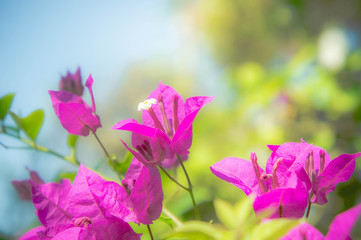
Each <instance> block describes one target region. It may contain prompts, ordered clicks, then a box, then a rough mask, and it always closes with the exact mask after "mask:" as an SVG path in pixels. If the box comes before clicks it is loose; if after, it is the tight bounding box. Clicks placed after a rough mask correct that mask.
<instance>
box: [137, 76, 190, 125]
mask: <svg viewBox="0 0 361 240" xmlns="http://www.w3.org/2000/svg"><path fill="white" fill-rule="evenodd" d="M160 95H162V99H163V103H164V111H165V114H166V116H167V118H168V120H169V122H170V124H171V125H172V124H173V121H172V119H173V116H174V115H173V101H174V100H173V99H174V97H176V98H177V104H178V113H177V116H178V119H179V121H182V120H183V118H184V113H185V111H184V100H183V98H182V96H181V95H179V94H178V92H177V91H176V90H174V88H172V87H170V86H167V85H164V84H162V83H161V82H159V84H158V87H157V88H156V89H155V90H154V91H153V92H152V93H151V94H150V95H149V96H148V98H147V99H150V98H154V99H156V100H157V101H158V98H159V96H160ZM153 106H154V107H153V110H154V112H155V114H156V116H157V117H158V119H159V120H160V121H161V123H162V125H163V127H165V126H164V123H163V122H162V118H163V116H162V113H161V111H160V109H159V103H158V102H157V104H154V105H153ZM142 120H143V123H144V124H145V125H147V126H151V127H155V126H154V122H153V119H152V118H151V116H150V115H149V113H148V112H147V111H142Z"/></svg>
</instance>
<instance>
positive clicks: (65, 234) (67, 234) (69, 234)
mask: <svg viewBox="0 0 361 240" xmlns="http://www.w3.org/2000/svg"><path fill="white" fill-rule="evenodd" d="M81 231H82V229H81V228H78V227H72V228H68V229H67V230H65V231H62V232H60V233H58V234H57V235H55V237H53V238H51V239H52V240H65V239H69V240H72V239H74V240H75V239H79V234H80V232H81Z"/></svg>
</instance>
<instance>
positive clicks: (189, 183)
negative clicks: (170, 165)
mask: <svg viewBox="0 0 361 240" xmlns="http://www.w3.org/2000/svg"><path fill="white" fill-rule="evenodd" d="M176 155H177V159H178V162H179V164H180V165H181V166H182V169H183V172H184V174H185V175H186V178H187V182H188V190H187V191H188V192H189V194H190V195H191V198H192V203H193V208H194V213H195V214H196V218H197V220H198V221H200V220H201V218H200V216H199V212H198V207H197V203H196V200H195V199H194V195H193V186H192V183H191V180H190V178H189V176H188V173H187V170H186V168H185V167H184V164H183V161H182V159H181V158H180V157H179V155H178V154H176Z"/></svg>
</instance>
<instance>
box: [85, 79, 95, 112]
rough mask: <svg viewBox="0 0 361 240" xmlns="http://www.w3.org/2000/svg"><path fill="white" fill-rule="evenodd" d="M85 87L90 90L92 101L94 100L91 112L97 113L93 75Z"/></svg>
mask: <svg viewBox="0 0 361 240" xmlns="http://www.w3.org/2000/svg"><path fill="white" fill-rule="evenodd" d="M85 86H86V87H87V88H88V89H89V92H90V96H91V99H92V105H91V110H92V112H93V113H95V112H96V111H95V101H94V95H93V88H92V87H93V77H92V75H91V74H90V75H89V77H88V79H87V80H86V83H85Z"/></svg>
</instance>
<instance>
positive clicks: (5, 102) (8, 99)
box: [0, 93, 15, 120]
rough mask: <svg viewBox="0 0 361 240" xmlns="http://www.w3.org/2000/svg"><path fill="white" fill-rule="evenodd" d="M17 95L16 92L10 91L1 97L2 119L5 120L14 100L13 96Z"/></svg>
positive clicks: (0, 110) (0, 117)
mask: <svg viewBox="0 0 361 240" xmlns="http://www.w3.org/2000/svg"><path fill="white" fill-rule="evenodd" d="M14 96H15V93H10V94H7V95H5V96H3V97H2V98H0V119H1V120H4V118H5V116H6V114H7V113H8V111H9V108H10V106H11V103H12V102H13V98H14Z"/></svg>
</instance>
